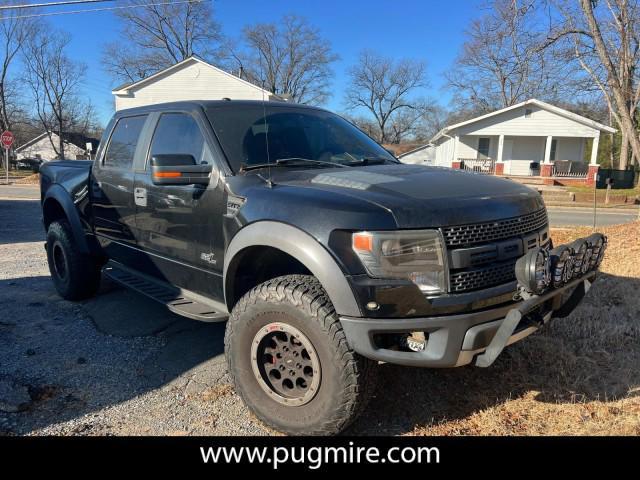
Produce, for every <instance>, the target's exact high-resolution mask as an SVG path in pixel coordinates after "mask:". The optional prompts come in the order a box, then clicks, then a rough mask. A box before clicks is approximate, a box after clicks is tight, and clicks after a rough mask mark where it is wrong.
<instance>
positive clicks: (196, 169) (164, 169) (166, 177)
mask: <svg viewBox="0 0 640 480" xmlns="http://www.w3.org/2000/svg"><path fill="white" fill-rule="evenodd" d="M212 169H213V165H206V164H205V165H198V164H196V159H195V158H193V155H188V154H177V153H176V154H167V155H154V156H153V157H151V179H152V181H153V183H154V184H155V185H208V184H209V176H210V174H211V170H212Z"/></svg>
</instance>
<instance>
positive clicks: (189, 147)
mask: <svg viewBox="0 0 640 480" xmlns="http://www.w3.org/2000/svg"><path fill="white" fill-rule="evenodd" d="M41 194H42V210H43V221H44V227H45V229H46V232H47V242H46V249H47V258H48V262H49V267H50V270H51V276H52V279H53V282H54V285H55V287H56V289H57V291H58V292H59V294H60V295H61V296H62V297H64V298H66V299H69V300H78V299H84V298H87V297H90V296H92V295H94V294H95V293H96V292H97V290H98V286H99V282H100V278H101V274H103V273H104V274H106V275H108V276H109V277H110V278H112V279H113V280H115V281H117V282H119V283H121V284H123V285H125V286H127V287H129V288H132V289H134V290H136V291H138V292H140V293H141V294H144V295H147V296H149V297H152V298H153V299H155V300H157V301H159V302H162V303H163V304H165V305H166V306H167V308H168V309H169V310H171V311H173V312H175V313H177V314H180V315H184V316H186V317H190V318H193V319H196V320H202V321H207V322H217V321H227V330H226V336H225V352H226V356H227V361H228V365H229V371H230V374H231V376H232V377H233V380H234V382H235V386H236V389H237V392H238V393H239V394H240V396H241V397H242V398H243V400H244V401H245V402H246V404H247V405H248V406H249V408H250V409H251V410H252V411H253V412H254V413H255V414H256V415H257V416H258V417H259V418H260V419H262V420H263V421H265V422H266V423H268V424H270V425H271V426H273V427H274V428H276V429H278V430H280V431H282V432H286V433H290V434H332V433H337V432H339V431H341V430H343V429H344V428H345V427H346V426H347V425H348V424H349V423H350V422H351V421H352V420H353V419H354V418H355V417H356V415H357V414H358V412H359V411H360V410H361V409H362V407H363V406H364V405H365V404H366V401H367V398H368V396H369V395H370V393H371V391H372V389H373V386H374V378H375V373H376V372H375V370H376V369H375V365H376V363H378V362H389V363H395V364H400V365H409V366H420V367H457V366H461V365H467V364H475V365H478V366H488V365H490V364H491V363H492V362H493V361H494V360H495V358H496V357H497V356H498V355H499V354H500V352H501V351H502V349H503V348H504V347H505V346H506V345H508V344H510V343H513V342H515V341H518V340H520V339H522V338H523V337H525V336H527V335H529V334H530V333H532V332H533V331H535V330H536V329H538V328H539V327H540V326H541V325H543V324H544V323H546V322H547V321H549V320H550V319H551V318H552V317H554V316H565V315H567V314H568V313H569V312H570V311H571V310H573V308H574V307H575V306H576V305H577V303H578V302H579V301H580V299H581V298H582V297H583V295H584V293H585V292H586V290H587V289H588V288H589V287H590V285H591V282H592V280H593V279H594V277H595V271H596V269H597V268H598V265H599V263H600V261H601V260H602V256H603V254H604V250H605V247H606V238H605V237H604V236H602V235H600V234H593V235H592V236H590V237H588V238H586V239H580V240H577V241H576V242H574V243H572V244H570V245H563V246H556V247H555V248H553V245H552V242H551V239H550V238H549V230H548V222H547V213H546V210H545V206H544V204H543V202H542V199H541V197H540V195H539V194H538V193H537V192H535V191H534V190H532V189H529V188H528V187H526V186H522V185H520V184H517V183H515V182H511V181H509V180H505V179H501V178H498V177H492V176H487V175H482V174H474V173H467V172H463V171H459V170H452V169H448V168H437V167H426V166H417V165H403V164H401V163H399V162H398V160H397V159H396V158H394V157H393V156H392V155H391V154H389V152H387V151H386V150H385V149H383V148H382V147H381V146H380V145H378V144H377V143H376V142H375V141H373V140H372V139H371V138H369V137H368V136H367V135H366V134H364V133H363V132H361V131H360V130H358V129H357V128H356V127H354V126H353V125H352V124H350V123H349V122H347V121H346V120H344V119H342V118H341V117H339V116H337V115H335V114H333V113H330V112H327V111H325V110H321V109H318V108H313V107H306V106H300V105H295V104H289V103H286V102H251V101H234V100H232V101H193V102H183V103H172V104H160V105H153V106H147V107H141V108H135V109H131V110H123V111H119V112H117V113H116V114H115V116H114V118H113V119H112V120H111V122H110V123H109V125H108V126H107V128H106V130H105V133H104V136H103V138H102V141H101V142H100V147H99V149H98V152H97V154H96V157H95V160H94V161H93V162H89V161H59V162H49V163H47V164H46V165H44V166H43V167H42V169H41Z"/></svg>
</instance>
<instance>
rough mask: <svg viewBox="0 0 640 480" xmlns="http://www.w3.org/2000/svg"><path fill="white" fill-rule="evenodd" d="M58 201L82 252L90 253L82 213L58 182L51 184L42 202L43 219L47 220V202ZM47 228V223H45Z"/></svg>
mask: <svg viewBox="0 0 640 480" xmlns="http://www.w3.org/2000/svg"><path fill="white" fill-rule="evenodd" d="M50 201H56V202H58V204H59V205H60V206H61V207H62V210H63V211H64V214H65V216H66V217H67V221H68V222H69V225H70V226H71V231H72V232H73V238H74V239H75V241H76V243H77V245H78V248H79V249H80V251H81V252H82V253H85V254H88V253H90V249H89V243H88V242H87V239H86V237H85V232H84V229H83V228H82V222H81V221H80V214H79V213H78V209H77V208H76V206H75V204H74V203H73V200H72V199H71V195H70V194H69V192H67V191H66V190H65V189H64V188H63V187H62V186H60V185H58V184H54V185H51V187H49V189H48V190H47V193H46V194H45V197H44V201H43V202H42V212H43V221H44V222H46V219H45V218H44V210H45V206H46V204H47V202H50ZM45 228H46V223H45Z"/></svg>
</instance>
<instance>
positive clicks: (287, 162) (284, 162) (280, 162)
mask: <svg viewBox="0 0 640 480" xmlns="http://www.w3.org/2000/svg"><path fill="white" fill-rule="evenodd" d="M307 162H308V163H314V164H319V165H331V166H333V167H341V168H346V167H347V166H346V165H344V164H342V163H337V162H325V161H323V160H313V159H311V158H302V157H291V158H279V159H277V160H276V161H275V162H271V163H256V164H253V165H242V166H241V167H240V171H241V172H247V171H249V170H256V169H258V168H269V167H287V166H295V163H307Z"/></svg>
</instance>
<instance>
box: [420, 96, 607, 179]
mask: <svg viewBox="0 0 640 480" xmlns="http://www.w3.org/2000/svg"><path fill="white" fill-rule="evenodd" d="M615 131H616V130H615V129H614V128H611V127H609V126H607V125H603V124H601V123H598V122H596V121H594V120H591V119H589V118H586V117H583V116H581V115H577V114H575V113H572V112H569V111H568V110H565V109H562V108H559V107H556V106H554V105H550V104H548V103H545V102H542V101H540V100H536V99H531V100H527V101H525V102H522V103H519V104H517V105H513V106H511V107H507V108H503V109H502V110H497V111H495V112H492V113H488V114H486V115H482V116H479V117H476V118H472V119H471V120H467V121H465V122H460V123H457V124H455V125H450V126H448V127H445V128H444V129H442V130H441V131H440V132H438V133H437V134H436V135H435V136H434V137H433V138H432V139H431V142H430V143H432V144H433V145H434V146H435V155H434V158H435V162H434V164H435V165H439V166H445V167H452V168H462V169H465V170H471V171H475V172H478V173H488V174H496V175H509V176H541V177H548V178H549V181H548V182H545V183H575V182H572V181H571V180H580V181H582V183H591V182H592V181H593V179H594V178H595V174H596V173H595V172H597V168H598V165H597V154H598V143H599V139H600V133H601V132H604V133H614V132H615ZM588 144H590V151H586V149H587V145H588ZM585 159H588V160H585Z"/></svg>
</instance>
